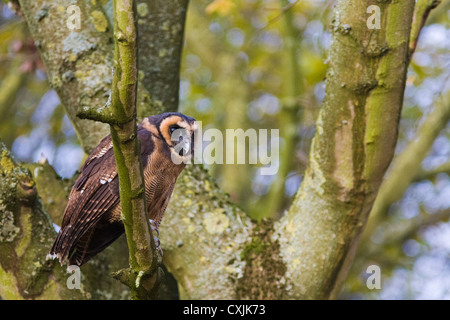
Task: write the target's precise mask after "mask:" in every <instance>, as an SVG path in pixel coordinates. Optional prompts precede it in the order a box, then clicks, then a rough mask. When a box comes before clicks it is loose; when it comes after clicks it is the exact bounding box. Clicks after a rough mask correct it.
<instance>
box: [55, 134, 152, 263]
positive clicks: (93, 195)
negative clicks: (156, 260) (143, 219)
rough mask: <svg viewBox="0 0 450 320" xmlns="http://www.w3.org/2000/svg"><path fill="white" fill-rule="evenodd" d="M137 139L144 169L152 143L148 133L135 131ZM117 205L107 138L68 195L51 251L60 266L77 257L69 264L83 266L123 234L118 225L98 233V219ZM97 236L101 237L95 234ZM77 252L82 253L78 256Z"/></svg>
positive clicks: (105, 226) (116, 180)
mask: <svg viewBox="0 0 450 320" xmlns="http://www.w3.org/2000/svg"><path fill="white" fill-rule="evenodd" d="M138 138H139V140H140V141H141V158H142V161H143V165H144V166H145V165H147V159H148V155H149V154H151V153H152V152H153V151H154V143H153V139H152V137H151V133H150V132H148V131H147V130H145V129H143V128H138ZM119 203H120V195H119V178H118V176H117V167H116V163H115V159H114V151H113V147H112V141H111V137H110V136H107V137H106V138H104V139H103V140H102V141H101V142H100V144H99V145H98V146H97V147H96V148H95V149H94V151H93V152H92V153H91V154H90V155H89V157H88V158H87V159H86V161H85V163H84V165H83V166H82V168H81V174H80V176H79V177H78V179H77V181H76V182H75V185H74V186H73V187H72V191H71V192H70V196H69V202H68V203H67V206H66V209H65V211H64V217H63V221H62V224H61V230H60V231H59V233H58V235H57V237H56V239H55V242H54V244H53V246H52V248H51V250H50V256H53V257H58V258H59V260H60V261H61V262H63V261H65V259H66V258H67V257H69V256H76V259H70V260H71V261H72V260H76V261H82V263H84V262H86V261H87V260H88V259H89V258H90V257H92V256H94V255H95V254H96V253H98V252H100V251H102V250H103V249H105V248H106V247H107V246H108V245H109V244H111V242H113V241H114V240H115V239H116V238H117V237H118V236H120V234H121V233H123V227H122V226H121V225H117V223H114V224H112V223H103V224H101V225H100V227H101V228H100V229H101V230H100V229H98V228H97V226H99V222H100V221H101V220H102V219H101V218H102V217H104V215H105V214H106V213H109V214H110V213H111V211H112V210H113V209H114V208H115V207H116V206H117V205H118V204H119ZM96 228H97V229H96ZM99 232H101V233H102V234H96V233H99ZM76 250H79V251H83V252H78V253H77V252H76ZM85 255H86V256H85ZM69 258H70V257H69Z"/></svg>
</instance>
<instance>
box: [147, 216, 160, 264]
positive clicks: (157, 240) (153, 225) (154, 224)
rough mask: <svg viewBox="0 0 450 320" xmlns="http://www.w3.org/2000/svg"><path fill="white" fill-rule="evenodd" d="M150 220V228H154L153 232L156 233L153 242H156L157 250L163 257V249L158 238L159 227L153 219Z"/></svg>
mask: <svg viewBox="0 0 450 320" xmlns="http://www.w3.org/2000/svg"><path fill="white" fill-rule="evenodd" d="M148 220H149V221H150V227H151V228H152V232H153V233H154V232H155V231H156V236H153V240H154V241H155V244H156V249H157V250H158V252H159V253H160V255H161V257H162V256H163V251H162V248H161V241H160V240H159V239H158V237H159V231H158V225H157V223H156V222H155V220H152V219H148Z"/></svg>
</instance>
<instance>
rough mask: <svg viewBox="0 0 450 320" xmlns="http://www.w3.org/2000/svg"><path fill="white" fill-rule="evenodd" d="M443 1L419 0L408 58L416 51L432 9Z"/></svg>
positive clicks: (414, 16) (412, 27) (415, 11)
mask: <svg viewBox="0 0 450 320" xmlns="http://www.w3.org/2000/svg"><path fill="white" fill-rule="evenodd" d="M440 3H441V0H418V1H417V3H416V6H415V8H414V15H413V22H412V26H411V36H410V39H409V53H408V60H409V61H411V58H412V56H413V54H414V52H415V51H416V47H417V43H418V42H419V35H420V31H422V28H423V27H424V26H425V22H426V21H427V18H428V15H429V14H430V12H431V10H433V9H434V8H436V7H437V6H438V5H439V4H440Z"/></svg>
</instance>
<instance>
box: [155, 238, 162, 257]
mask: <svg viewBox="0 0 450 320" xmlns="http://www.w3.org/2000/svg"><path fill="white" fill-rule="evenodd" d="M153 240H154V241H155V245H156V250H158V251H159V254H160V255H161V257H162V256H163V251H162V248H161V241H160V240H159V239H158V238H157V237H156V236H153Z"/></svg>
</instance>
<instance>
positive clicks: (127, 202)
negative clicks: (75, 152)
mask: <svg viewBox="0 0 450 320" xmlns="http://www.w3.org/2000/svg"><path fill="white" fill-rule="evenodd" d="M113 10H114V48H115V49H114V76H113V81H112V89H111V106H110V108H111V117H110V119H109V121H110V122H109V123H110V129H111V138H112V141H113V148H114V156H115V160H116V164H117V173H118V178H119V184H120V188H119V190H120V201H121V208H122V216H123V218H122V220H123V223H124V226H125V234H126V237H127V242H128V249H129V259H130V268H129V269H127V270H122V271H121V272H120V273H119V274H116V276H118V278H119V279H120V280H121V281H122V282H124V283H126V284H127V285H128V286H129V287H130V289H131V293H132V296H133V298H135V299H144V298H154V297H155V292H156V291H157V287H158V286H157V285H156V288H155V284H157V283H159V280H158V279H159V277H160V275H159V272H156V273H155V271H157V268H158V264H159V262H160V261H158V260H159V259H160V257H159V254H158V252H157V249H156V245H155V242H154V241H153V236H152V233H151V229H150V224H149V220H148V217H147V213H146V208H147V207H146V205H145V192H144V190H145V187H144V178H143V177H144V175H143V169H142V163H141V152H140V145H139V140H138V138H137V128H136V97H137V83H138V69H137V59H138V58H137V45H138V44H137V42H138V38H137V21H136V2H135V1H123V0H114V1H113Z"/></svg>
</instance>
